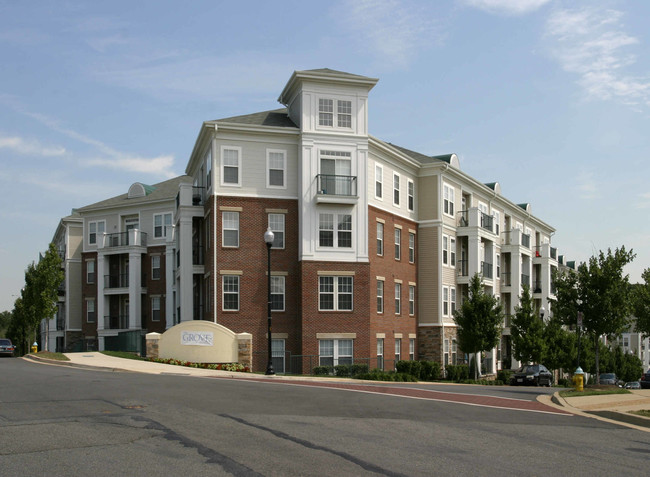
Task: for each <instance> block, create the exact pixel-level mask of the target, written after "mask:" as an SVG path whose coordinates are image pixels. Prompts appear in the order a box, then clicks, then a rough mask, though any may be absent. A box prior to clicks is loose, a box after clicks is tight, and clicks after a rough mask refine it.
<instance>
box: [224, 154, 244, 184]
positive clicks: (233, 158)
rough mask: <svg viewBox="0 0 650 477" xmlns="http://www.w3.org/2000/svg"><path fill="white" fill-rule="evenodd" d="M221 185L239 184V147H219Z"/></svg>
mask: <svg viewBox="0 0 650 477" xmlns="http://www.w3.org/2000/svg"><path fill="white" fill-rule="evenodd" d="M221 185H231V186H240V185H241V148H240V147H233V146H223V147H222V148H221Z"/></svg>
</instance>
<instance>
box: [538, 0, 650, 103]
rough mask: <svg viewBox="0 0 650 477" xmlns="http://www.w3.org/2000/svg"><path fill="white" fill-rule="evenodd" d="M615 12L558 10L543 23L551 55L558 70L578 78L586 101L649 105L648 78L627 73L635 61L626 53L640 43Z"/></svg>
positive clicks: (588, 9) (649, 80) (619, 14)
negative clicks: (588, 99)
mask: <svg viewBox="0 0 650 477" xmlns="http://www.w3.org/2000/svg"><path fill="white" fill-rule="evenodd" d="M622 17H623V14H622V12H620V11H616V10H598V9H596V8H583V9H580V10H557V11H555V12H553V13H552V14H551V15H550V17H549V19H548V20H547V22H546V36H547V37H548V38H550V39H551V41H552V44H551V46H550V50H551V55H552V56H553V57H554V58H555V59H556V60H557V61H558V62H559V63H560V65H561V67H562V68H563V69H564V70H565V71H567V72H569V73H574V74H576V75H578V80H577V83H578V84H579V85H580V86H581V87H582V88H583V89H584V91H585V92H586V94H587V97H589V98H595V99H600V100H611V99H615V100H619V101H621V102H622V103H624V104H628V105H634V106H636V105H650V78H649V77H648V76H647V75H646V76H645V77H638V76H634V75H631V74H628V73H627V69H628V68H630V67H632V66H634V65H635V63H636V61H637V57H636V55H634V54H633V53H631V52H629V48H630V47H634V46H637V45H639V40H638V39H637V38H635V37H633V36H630V35H629V34H627V33H626V32H625V31H624V25H623V24H622Z"/></svg>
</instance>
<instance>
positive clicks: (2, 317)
mask: <svg viewBox="0 0 650 477" xmlns="http://www.w3.org/2000/svg"><path fill="white" fill-rule="evenodd" d="M10 321H11V312H10V311H3V312H2V313H0V335H3V334H4V333H3V331H4V330H6V329H7V327H8V326H9V322H10Z"/></svg>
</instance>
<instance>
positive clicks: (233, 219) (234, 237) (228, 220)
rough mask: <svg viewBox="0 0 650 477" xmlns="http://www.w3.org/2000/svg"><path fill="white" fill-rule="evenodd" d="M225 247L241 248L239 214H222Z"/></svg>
mask: <svg viewBox="0 0 650 477" xmlns="http://www.w3.org/2000/svg"><path fill="white" fill-rule="evenodd" d="M222 227H223V237H222V244H223V246H224V247H239V212H222Z"/></svg>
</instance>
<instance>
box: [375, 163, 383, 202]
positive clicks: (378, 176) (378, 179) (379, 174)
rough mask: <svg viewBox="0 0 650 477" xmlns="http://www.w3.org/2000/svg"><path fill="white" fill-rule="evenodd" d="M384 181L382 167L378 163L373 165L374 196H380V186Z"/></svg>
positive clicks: (379, 197)
mask: <svg viewBox="0 0 650 477" xmlns="http://www.w3.org/2000/svg"><path fill="white" fill-rule="evenodd" d="M383 182H384V168H383V167H381V166H380V165H379V164H377V165H375V198H377V199H381V198H382V193H383V191H382V187H383Z"/></svg>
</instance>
